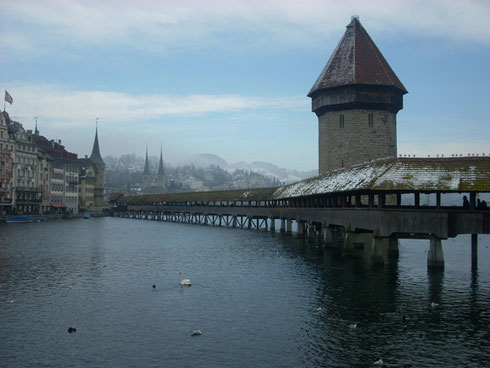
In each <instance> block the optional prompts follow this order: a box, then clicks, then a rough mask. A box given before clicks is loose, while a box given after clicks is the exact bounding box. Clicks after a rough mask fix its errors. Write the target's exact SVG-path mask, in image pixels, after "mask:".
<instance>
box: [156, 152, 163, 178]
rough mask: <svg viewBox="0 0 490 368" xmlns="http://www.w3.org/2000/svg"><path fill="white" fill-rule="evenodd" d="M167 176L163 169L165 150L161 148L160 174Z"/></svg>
mask: <svg viewBox="0 0 490 368" xmlns="http://www.w3.org/2000/svg"><path fill="white" fill-rule="evenodd" d="M157 175H165V169H164V168H163V149H162V147H160V164H159V165H158V174H157Z"/></svg>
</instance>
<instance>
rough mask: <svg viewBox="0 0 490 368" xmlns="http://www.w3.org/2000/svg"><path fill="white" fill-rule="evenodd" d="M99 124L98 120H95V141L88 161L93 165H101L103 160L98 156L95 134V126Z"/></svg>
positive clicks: (97, 141)
mask: <svg viewBox="0 0 490 368" xmlns="http://www.w3.org/2000/svg"><path fill="white" fill-rule="evenodd" d="M98 122H99V118H97V119H96V120H95V139H94V146H93V148H92V154H91V155H90V160H91V161H92V162H93V163H94V164H103V163H104V160H102V156H101V155H100V150H99V138H98V134H97V125H98Z"/></svg>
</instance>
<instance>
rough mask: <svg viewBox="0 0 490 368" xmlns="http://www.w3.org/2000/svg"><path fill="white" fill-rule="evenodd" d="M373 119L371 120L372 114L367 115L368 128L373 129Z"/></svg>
mask: <svg viewBox="0 0 490 368" xmlns="http://www.w3.org/2000/svg"><path fill="white" fill-rule="evenodd" d="M373 121H374V118H373V114H369V115H368V126H369V128H373V127H374V122H373Z"/></svg>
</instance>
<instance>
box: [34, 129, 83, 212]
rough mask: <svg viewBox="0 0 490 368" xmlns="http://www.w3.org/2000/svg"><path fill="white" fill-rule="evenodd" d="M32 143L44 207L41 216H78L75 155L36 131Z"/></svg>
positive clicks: (57, 142) (77, 169)
mask: <svg viewBox="0 0 490 368" xmlns="http://www.w3.org/2000/svg"><path fill="white" fill-rule="evenodd" d="M32 141H33V142H34V144H35V145H36V146H37V149H38V164H39V173H38V175H39V179H38V182H39V187H40V188H41V190H42V197H41V199H42V201H41V202H42V207H43V208H44V211H41V213H53V212H54V213H69V214H74V215H76V214H78V172H79V168H78V162H77V158H78V157H77V154H76V153H72V152H68V151H67V150H66V148H65V146H63V145H62V143H61V140H58V141H54V140H52V139H51V140H48V139H47V138H46V137H44V136H42V135H40V134H39V131H38V130H37V129H36V130H35V132H34V134H32ZM47 203H49V210H48V209H47V208H46V207H47Z"/></svg>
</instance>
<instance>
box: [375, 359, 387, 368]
mask: <svg viewBox="0 0 490 368" xmlns="http://www.w3.org/2000/svg"><path fill="white" fill-rule="evenodd" d="M374 365H378V366H381V365H385V363H384V362H383V359H380V360H377V361H375V362H374Z"/></svg>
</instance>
